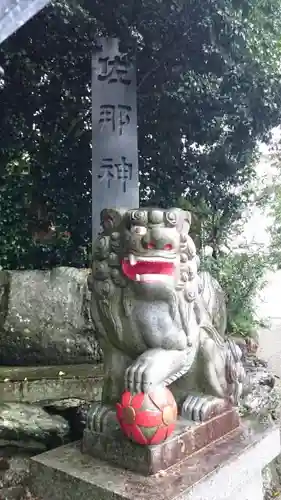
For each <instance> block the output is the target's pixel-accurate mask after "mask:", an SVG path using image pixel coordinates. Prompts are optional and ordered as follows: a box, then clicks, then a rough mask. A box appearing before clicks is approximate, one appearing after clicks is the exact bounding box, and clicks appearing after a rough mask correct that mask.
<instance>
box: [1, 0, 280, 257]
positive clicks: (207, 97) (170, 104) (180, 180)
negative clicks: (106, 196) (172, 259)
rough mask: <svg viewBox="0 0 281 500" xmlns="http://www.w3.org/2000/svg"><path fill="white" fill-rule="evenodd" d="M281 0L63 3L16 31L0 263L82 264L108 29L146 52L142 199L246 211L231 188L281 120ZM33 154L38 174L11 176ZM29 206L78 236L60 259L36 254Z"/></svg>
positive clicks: (5, 123)
mask: <svg viewBox="0 0 281 500" xmlns="http://www.w3.org/2000/svg"><path fill="white" fill-rule="evenodd" d="M279 3H280V2H279V0H278V1H277V0H274V1H272V2H265V1H261V0H255V1H254V0H203V1H197V0H196V1H195V0H175V1H171V2H167V1H164V0H135V1H134V2H132V1H131V0H123V1H122V0H121V2H120V1H119V0H118V1H117V0H110V1H109V0H106V1H105V2H103V3H102V4H101V3H100V1H98V0H81V1H80V2H65V1H57V2H55V3H54V4H53V5H51V6H49V7H48V8H46V9H44V10H43V11H42V12H41V13H39V14H38V15H37V16H36V17H35V18H34V19H32V20H31V21H29V22H28V23H27V24H26V25H25V26H23V27H22V28H21V29H20V30H19V31H18V32H17V33H16V34H15V35H13V36H11V37H10V38H9V40H7V41H6V42H5V43H4V44H3V45H2V46H1V51H0V63H1V64H2V66H3V67H4V69H5V85H4V86H3V88H2V90H1V96H0V97H1V101H0V110H1V113H0V124H1V136H0V175H1V176H2V178H1V179H2V180H1V182H2V188H1V191H0V208H1V225H0V231H1V232H0V241H1V245H4V246H3V247H2V250H1V254H0V255H1V257H0V264H2V265H5V266H6V267H7V266H9V265H10V266H12V265H15V262H18V261H21V259H22V258H23V255H25V263H26V264H25V265H29V266H35V267H39V266H42V265H43V264H44V265H51V264H52V265H54V264H55V263H56V262H59V263H76V264H77V265H79V264H83V262H84V263H85V260H84V261H83V256H82V258H81V256H78V257H74V250H75V249H77V248H79V247H81V246H83V245H84V244H88V243H89V241H90V236H91V172H90V170H91V147H90V143H91V123H90V122H91V110H90V84H91V74H90V67H91V61H90V58H91V50H92V47H93V41H94V39H95V37H96V36H98V35H112V36H118V37H120V39H121V42H122V46H123V47H124V49H125V50H131V51H133V52H135V51H136V54H137V65H138V108H139V120H138V122H139V158H140V174H141V175H140V181H141V198H142V201H143V203H153V204H160V205H162V206H165V205H170V204H174V203H176V200H177V199H178V198H179V197H180V196H181V195H182V194H183V193H185V195H186V196H188V197H189V198H190V199H191V200H192V202H196V200H204V203H206V204H207V205H208V207H211V211H212V212H214V211H216V212H218V211H219V212H220V213H224V212H227V213H228V214H229V213H231V212H233V213H234V212H235V211H237V210H239V208H240V195H238V194H237V193H236V191H235V187H236V186H241V184H242V185H243V183H244V182H246V180H248V178H249V176H250V175H251V172H252V167H251V165H252V163H251V162H252V159H253V155H254V154H255V145H256V141H257V140H258V139H260V140H264V139H266V138H267V136H268V133H269V130H270V129H271V127H272V126H274V125H276V124H277V123H279V121H280V113H281V111H280V110H281V80H280V70H279V61H280V32H281V29H280V23H281V15H280V5H279ZM26 155H27V156H26ZM25 157H28V163H29V170H28V174H27V175H26V176H25V177H24V178H23V179H21V180H20V181H17V180H16V178H15V177H14V178H13V179H8V177H7V165H10V164H11V163H14V162H16V163H19V162H21V161H22V158H25ZM14 199H18V200H22V199H25V205H21V204H20V207H21V208H19V207H17V205H16V204H15V203H14ZM18 203H20V202H19V201H18ZM32 204H33V205H34V204H35V205H38V206H40V207H47V209H48V213H49V215H48V217H49V219H50V222H52V223H53V224H54V225H55V227H61V228H62V231H67V232H70V233H71V240H70V241H69V240H68V242H67V249H68V250H67V252H66V253H65V254H63V255H62V256H61V254H60V257H58V258H56V257H55V256H54V255H53V254H52V255H53V258H50V251H49V250H48V248H49V247H48V246H47V251H46V252H41V251H40V252H39V253H38V252H37V253H36V251H35V253H34V242H33V240H32V238H31V235H30V231H29V229H28V228H29V227H30V217H31V215H30V212H31V211H30V208H29V207H30V206H31V205H32ZM11 211H13V213H14V215H12V214H11ZM45 222H46V221H45ZM23 233H24V234H23ZM23 240H24V241H23ZM26 240H28V241H26ZM13 242H22V244H24V245H25V246H24V247H23V248H22V251H21V250H20V249H17V245H19V246H21V243H13ZM6 245H7V246H6ZM81 251H82V250H81ZM3 255H6V256H7V258H6V259H5V260H4V261H3V258H2V256H3ZM36 255H37V257H36ZM83 255H84V254H83ZM11 263H12V264H11Z"/></svg>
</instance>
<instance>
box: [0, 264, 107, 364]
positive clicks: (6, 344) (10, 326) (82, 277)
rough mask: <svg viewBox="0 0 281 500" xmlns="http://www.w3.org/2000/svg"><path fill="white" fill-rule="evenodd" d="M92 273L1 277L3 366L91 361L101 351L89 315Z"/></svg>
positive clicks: (68, 269)
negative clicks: (89, 276) (90, 278)
mask: <svg viewBox="0 0 281 500" xmlns="http://www.w3.org/2000/svg"><path fill="white" fill-rule="evenodd" d="M88 273H89V271H88V270H87V269H76V268H71V267H58V268H55V269H53V270H51V271H41V270H33V271H11V272H5V271H2V272H1V273H0V353H1V354H0V363H1V364H6V365H30V364H36V363H41V364H68V363H69V364H70V363H87V362H88V363H89V362H96V361H99V360H100V357H101V351H100V348H99V346H98V343H97V341H96V338H95V334H94V330H93V326H92V323H91V321H90V317H89V310H88V306H89V293H88V289H87V283H86V281H87V276H88Z"/></svg>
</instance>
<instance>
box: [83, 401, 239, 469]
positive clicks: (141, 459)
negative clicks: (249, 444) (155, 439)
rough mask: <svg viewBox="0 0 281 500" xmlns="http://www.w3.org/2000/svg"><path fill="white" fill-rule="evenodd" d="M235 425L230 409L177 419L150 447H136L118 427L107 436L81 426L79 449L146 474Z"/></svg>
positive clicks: (177, 460) (207, 443)
mask: <svg viewBox="0 0 281 500" xmlns="http://www.w3.org/2000/svg"><path fill="white" fill-rule="evenodd" d="M239 425H240V419H239V416H238V413H237V411H236V410H234V409H229V410H228V411H224V412H222V413H221V414H220V415H217V416H215V417H214V418H211V419H209V420H207V421H206V422H200V423H194V422H192V421H189V422H187V421H178V422H177V425H176V429H175V431H174V433H173V434H172V436H170V437H169V438H168V439H167V440H166V441H164V442H163V443H161V444H158V445H152V446H139V445H137V444H136V443H133V442H131V441H130V440H129V439H124V435H123V433H122V432H121V430H119V431H116V433H114V434H113V435H111V436H107V435H106V434H104V433H97V432H96V433H94V432H91V431H90V430H89V429H85V431H84V436H83V442H82V451H83V453H86V454H88V455H90V456H93V457H95V458H99V459H101V460H104V461H106V462H109V463H112V464H113V465H114V464H115V465H118V466H119V467H121V468H122V469H126V470H131V471H136V472H138V473H140V474H144V475H145V476H149V475H153V474H156V473H159V472H164V471H166V470H167V469H168V468H170V467H171V466H174V465H175V464H178V463H180V462H181V461H182V460H186V459H187V458H188V457H190V456H192V455H194V454H195V453H197V452H198V451H200V450H202V449H204V448H206V447H207V446H210V444H211V443H214V442H215V441H217V440H218V439H221V438H222V437H225V436H226V435H227V434H230V433H232V432H233V431H234V430H235V429H238V428H239ZM241 432H242V428H241Z"/></svg>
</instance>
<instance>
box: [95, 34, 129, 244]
mask: <svg viewBox="0 0 281 500" xmlns="http://www.w3.org/2000/svg"><path fill="white" fill-rule="evenodd" d="M98 44H99V45H98V47H97V49H96V50H95V51H94V53H93V57H92V134H93V153H92V154H93V156H92V195H93V198H92V199H93V201H92V207H93V217H92V223H93V241H94V240H95V239H96V237H97V235H98V233H99V230H100V213H101V211H102V210H103V209H104V208H107V207H112V208H114V207H116V208H118V207H125V208H134V207H138V206H139V186H138V146H137V98H136V70H135V66H134V65H133V63H132V62H130V61H128V60H127V58H126V54H121V53H120V51H119V41H118V39H116V38H101V39H100V40H99V42H98Z"/></svg>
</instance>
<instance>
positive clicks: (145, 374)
mask: <svg viewBox="0 0 281 500" xmlns="http://www.w3.org/2000/svg"><path fill="white" fill-rule="evenodd" d="M155 378H156V373H155V369H154V364H153V363H152V362H151V360H149V359H141V358H139V359H137V360H136V361H135V362H134V363H133V364H132V365H131V366H129V368H128V369H127V370H126V373H125V388H126V390H127V391H130V392H131V394H136V393H139V392H149V391H150V390H151V389H152V387H153V386H155V385H157V381H156V380H155Z"/></svg>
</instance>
